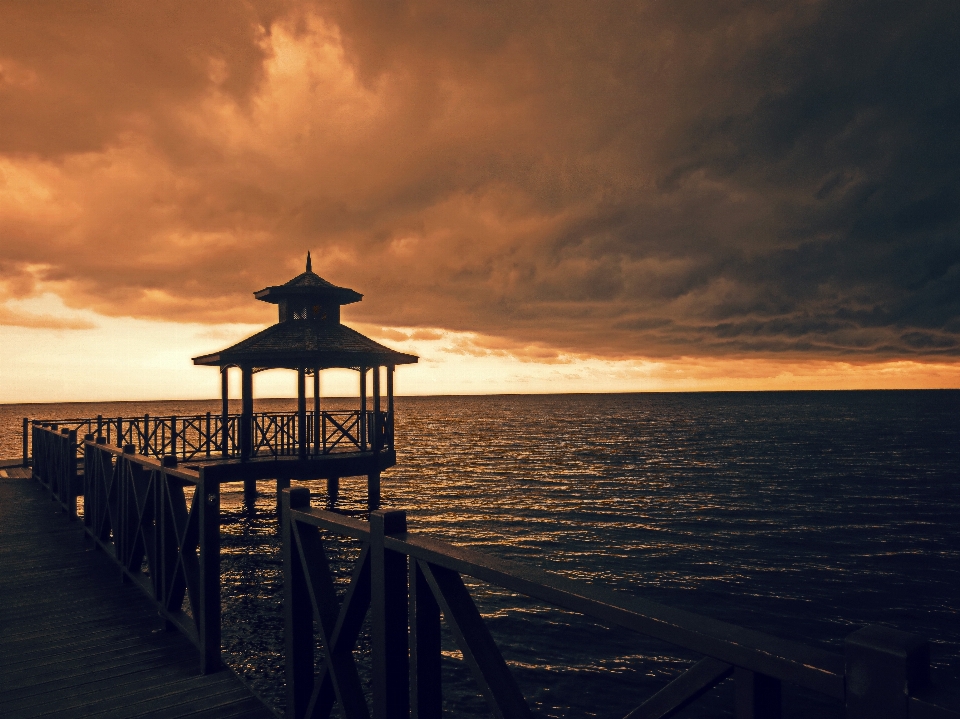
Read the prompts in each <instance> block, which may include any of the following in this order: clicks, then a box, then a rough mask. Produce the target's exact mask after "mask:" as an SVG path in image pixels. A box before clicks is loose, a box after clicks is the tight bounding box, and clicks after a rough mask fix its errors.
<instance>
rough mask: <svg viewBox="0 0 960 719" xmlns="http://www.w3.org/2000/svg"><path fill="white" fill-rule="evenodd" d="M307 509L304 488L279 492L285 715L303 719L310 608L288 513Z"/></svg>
mask: <svg viewBox="0 0 960 719" xmlns="http://www.w3.org/2000/svg"><path fill="white" fill-rule="evenodd" d="M309 506H310V490H309V489H307V488H306V487H297V488H296V489H285V490H283V491H282V492H281V493H280V527H281V537H282V549H281V552H282V557H283V646H284V657H285V672H286V680H287V716H289V717H293V719H303V717H304V716H306V712H307V704H308V703H309V702H310V695H311V694H312V693H313V648H314V633H313V606H312V605H311V603H310V590H309V588H308V586H307V577H306V575H305V573H304V571H303V565H302V563H301V562H300V553H299V551H298V550H297V546H296V538H295V534H294V532H295V531H296V528H295V527H294V525H293V520H292V518H291V511H292V510H294V509H304V508H308V507H309Z"/></svg>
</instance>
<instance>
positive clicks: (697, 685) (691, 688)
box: [624, 657, 733, 719]
mask: <svg viewBox="0 0 960 719" xmlns="http://www.w3.org/2000/svg"><path fill="white" fill-rule="evenodd" d="M731 673H733V666H732V665H730V664H727V663H726V662H721V661H720V660H719V659H713V658H711V657H706V658H705V659H701V660H700V661H699V662H697V663H696V664H694V665H693V666H692V667H690V668H689V669H687V671H685V672H684V673H683V674H681V675H680V676H678V677H677V678H676V679H674V680H673V681H672V682H670V683H669V684H667V686H665V687H664V688H663V689H661V690H660V691H658V692H657V693H656V694H654V695H653V696H652V697H650V698H649V699H647V701H645V702H644V703H643V704H641V705H640V706H639V707H637V708H636V709H634V710H633V711H632V712H630V713H629V714H627V715H626V717H624V719H668V717H672V716H673V715H674V714H676V713H677V712H679V711H681V710H682V709H684V708H685V707H686V706H688V705H689V704H691V703H692V702H694V701H696V700H697V699H699V698H700V697H701V696H703V694H704V693H706V692H708V691H710V689H712V688H713V687H715V686H716V685H717V684H719V683H720V682H722V681H723V680H724V679H726V678H727V677H728V676H730V674H731Z"/></svg>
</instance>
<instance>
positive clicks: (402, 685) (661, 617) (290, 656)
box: [281, 488, 960, 719]
mask: <svg viewBox="0 0 960 719" xmlns="http://www.w3.org/2000/svg"><path fill="white" fill-rule="evenodd" d="M281 521H282V534H283V550H282V551H283V572H284V616H285V627H284V638H285V657H286V667H287V668H286V680H287V716H288V717H293V718H294V719H301V718H302V717H326V716H329V714H330V711H331V709H332V707H333V705H334V704H335V703H339V704H340V708H341V710H342V712H343V715H344V716H346V717H348V718H349V719H353V718H355V717H362V718H366V717H369V716H370V708H369V705H368V697H367V696H366V695H365V692H364V689H363V687H362V686H361V682H360V679H359V675H358V671H357V664H356V661H355V659H354V650H355V644H356V641H357V637H358V635H359V632H360V627H361V624H362V622H363V621H364V618H365V616H366V615H367V613H368V612H369V614H370V623H371V639H372V657H371V659H372V677H373V680H372V691H371V692H370V697H369V700H370V703H371V704H372V708H373V712H372V713H373V716H374V717H377V718H378V719H387V718H388V717H389V718H391V719H392V718H397V719H399V718H401V717H403V718H406V717H409V716H413V717H416V718H417V719H439V717H440V716H441V714H442V692H441V680H440V656H441V647H440V623H441V617H442V618H443V620H444V621H445V622H446V623H447V625H448V627H449V628H450V629H451V633H452V635H453V637H454V638H455V640H456V643H457V646H458V648H459V649H460V651H461V652H462V655H463V657H464V659H465V661H466V662H467V664H468V665H469V667H470V669H471V670H472V673H473V675H474V677H475V680H476V683H477V688H478V689H479V691H480V692H481V694H482V695H483V696H484V698H485V699H486V701H487V704H488V705H489V708H490V710H491V713H492V714H493V715H494V716H496V717H530V716H532V715H531V712H530V708H529V706H528V703H527V700H526V699H525V697H524V696H523V694H522V693H521V690H520V688H519V687H518V685H517V682H516V681H515V680H514V678H513V676H512V674H511V671H510V668H509V666H508V665H507V663H506V662H505V661H504V659H503V657H502V655H501V653H500V650H499V649H498V647H497V644H496V642H495V641H494V639H493V638H492V636H491V634H490V632H489V630H488V629H487V627H486V625H485V623H484V620H483V617H482V616H481V614H480V612H479V611H478V609H477V607H476V605H475V604H474V601H473V599H472V597H471V595H470V592H469V590H468V589H467V586H466V585H465V584H464V581H463V579H462V577H463V576H469V577H472V578H474V579H478V580H481V581H482V582H485V583H488V584H490V585H494V586H496V587H502V588H504V589H507V590H509V591H512V592H515V593H518V594H520V595H524V596H526V597H529V598H532V599H534V600H538V601H542V602H546V603H548V604H551V605H554V606H556V607H560V608H562V609H565V610H568V611H572V612H575V613H578V614H581V615H583V616H585V617H588V618H590V619H592V620H596V621H598V622H600V623H601V624H604V625H607V626H610V627H614V628H619V629H625V630H629V631H631V632H636V633H637V634H639V635H645V636H648V637H652V638H655V639H658V640H662V641H665V642H667V643H669V644H672V645H674V646H676V647H680V648H683V649H685V650H690V651H693V652H695V653H696V654H698V655H702V656H703V659H701V660H700V661H698V662H697V663H695V664H694V665H693V666H692V667H691V668H690V669H688V670H687V671H686V672H685V673H683V674H681V675H680V676H679V677H677V678H676V679H674V680H673V681H672V682H670V683H669V684H668V685H667V686H666V687H665V688H663V689H662V690H660V691H659V692H657V693H656V694H655V695H654V696H652V697H651V698H650V699H648V700H647V701H646V702H644V703H643V704H642V705H641V706H638V707H637V708H636V709H634V710H633V711H631V712H630V713H628V714H627V717H626V719H640V718H641V717H643V718H645V719H652V718H658V719H664V718H665V717H670V716H673V715H674V714H676V713H677V712H679V711H680V710H682V709H683V708H685V707H686V706H688V705H689V704H690V703H692V702H694V701H696V700H697V699H698V698H699V697H701V696H702V695H703V694H704V693H706V692H707V691H709V690H710V689H711V688H713V687H714V686H716V685H717V684H719V683H720V682H722V681H724V680H725V679H727V678H729V677H732V678H733V681H734V686H735V705H736V707H735V709H736V711H735V713H736V716H737V717H738V719H774V718H779V717H780V716H781V704H782V698H781V686H782V684H783V683H790V684H793V685H797V686H799V687H803V688H805V689H807V690H810V691H812V692H814V693H816V694H819V695H822V696H824V697H827V698H829V699H832V700H835V701H836V702H838V703H840V705H841V706H842V707H843V708H844V712H845V716H846V717H848V718H849V719H894V718H896V719H906V718H907V717H911V718H914V719H922V718H927V717H929V718H932V717H954V718H956V717H960V711H958V710H956V709H949V708H946V707H943V706H940V705H938V703H937V702H938V697H937V696H936V694H935V690H934V689H933V688H932V687H931V686H930V681H929V678H930V668H929V662H930V658H929V647H928V644H927V642H926V641H925V640H923V639H921V638H919V637H916V636H914V635H912V634H908V633H906V632H901V631H898V630H895V629H890V628H887V627H882V626H867V627H864V628H862V629H860V630H858V631H856V632H854V633H853V634H851V635H849V636H848V637H846V639H845V643H844V654H843V655H839V654H833V653H831V652H827V651H823V650H821V649H816V648H813V647H808V646H805V645H803V644H799V643H796V642H791V641H786V640H782V639H779V638H776V637H773V636H770V635H767V634H763V633H760V632H756V631H753V630H749V629H745V628H743V627H739V626H735V625H732V624H728V623H725V622H721V621H718V620H715V619H711V618H708V617H704V616H700V615H697V614H693V613H691V612H687V611H683V610H679V609H674V608H672V607H668V606H665V605H662V604H658V603H655V602H651V601H647V600H643V599H638V598H632V597H629V596H626V595H624V594H621V593H617V592H613V591H610V590H605V589H603V588H598V587H596V586H594V585H588V584H586V583H584V582H583V581H580V580H573V579H568V578H565V577H562V576H559V575H554V574H551V573H548V572H545V571H541V570H539V569H535V568H532V567H529V566H526V565H524V564H521V563H518V562H512V561H507V560H503V559H498V558H495V557H493V556H491V555H488V554H485V553H482V552H479V551H475V550H472V549H469V548H465V547H458V546H455V545H452V544H448V543H446V542H441V541H438V540H436V539H432V538H431V537H429V536H427V535H425V534H420V533H414V532H410V531H407V526H406V515H405V513H404V512H402V511H382V510H381V511H375V512H372V513H371V515H370V521H369V522H365V521H362V520H358V519H354V518H350V517H345V516H342V515H340V514H337V513H334V512H329V511H324V510H321V509H316V508H312V507H311V506H310V494H309V491H308V490H307V489H305V488H295V489H286V490H283V497H282V519H281ZM321 530H325V531H328V532H331V533H333V534H335V535H339V536H342V537H350V538H352V539H354V540H359V542H360V544H361V547H362V549H361V552H360V556H359V558H358V559H357V561H356V563H355V565H354V568H353V574H352V578H351V581H350V585H349V588H348V589H347V590H346V592H345V594H344V597H343V600H342V601H341V600H340V599H338V597H337V593H336V589H335V585H334V581H333V576H332V574H331V572H330V567H329V562H328V549H327V548H326V547H325V542H324V540H323V538H322V534H321ZM316 650H319V655H320V656H321V657H322V662H321V664H320V666H319V667H317V666H314V656H315V651H316Z"/></svg>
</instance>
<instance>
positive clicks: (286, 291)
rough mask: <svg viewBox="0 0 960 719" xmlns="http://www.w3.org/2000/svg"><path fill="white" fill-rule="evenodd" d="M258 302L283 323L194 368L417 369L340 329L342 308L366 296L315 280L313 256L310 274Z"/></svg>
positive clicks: (410, 358)
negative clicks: (403, 366)
mask: <svg viewBox="0 0 960 719" xmlns="http://www.w3.org/2000/svg"><path fill="white" fill-rule="evenodd" d="M254 297H256V298H257V299H258V300H263V301H264V302H271V303H273V304H276V305H279V309H280V316H279V320H280V321H279V322H278V323H277V324H275V325H273V326H272V327H268V328H267V329H265V330H263V331H262V332H258V333H257V334H255V335H253V336H252V337H248V338H247V339H245V340H243V341H241V342H238V343H237V344H235V345H233V346H232V347H227V348H226V349H224V350H220V351H219V352H216V353H213V354H208V355H203V356H201V357H194V358H193V363H194V364H197V365H213V366H220V367H231V366H240V367H249V368H252V369H253V370H254V371H256V370H260V369H269V368H273V367H286V368H289V369H298V368H304V369H325V368H328V367H347V368H354V369H362V368H364V367H367V368H369V367H385V366H386V367H389V366H394V365H400V364H412V363H414V362H416V361H417V359H418V358H417V357H416V356H415V355H409V354H404V353H403V352H397V351H395V350H392V349H390V348H389V347H384V346H383V345H381V344H379V343H377V342H374V341H373V340H372V339H370V338H369V337H364V336H363V335H362V334H360V333H359V332H357V331H356V330H352V329H350V328H349V327H345V326H343V325H342V324H340V305H346V304H351V303H353V302H359V301H360V300H361V299H362V298H363V295H361V294H360V293H358V292H354V291H353V290H351V289H348V288H346V287H337V286H336V285H332V284H330V283H329V282H327V281H326V280H325V279H323V278H322V277H320V276H318V275H316V274H314V272H313V269H312V268H311V263H310V254H309V253H307V271H306V272H304V273H303V274H301V275H298V276H296V277H294V278H293V279H292V280H290V281H289V282H287V283H286V284H282V285H277V286H275V287H267V288H266V289H263V290H260V291H259V292H256V293H254Z"/></svg>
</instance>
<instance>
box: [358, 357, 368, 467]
mask: <svg viewBox="0 0 960 719" xmlns="http://www.w3.org/2000/svg"><path fill="white" fill-rule="evenodd" d="M367 369H368V368H367V367H361V368H360V422H359V425H360V427H359V428H358V432H357V433H358V434H359V435H360V436H359V437H358V438H357V439H359V440H360V451H361V452H366V451H367Z"/></svg>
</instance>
